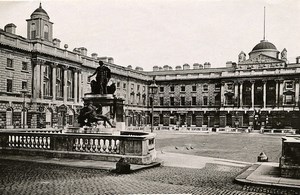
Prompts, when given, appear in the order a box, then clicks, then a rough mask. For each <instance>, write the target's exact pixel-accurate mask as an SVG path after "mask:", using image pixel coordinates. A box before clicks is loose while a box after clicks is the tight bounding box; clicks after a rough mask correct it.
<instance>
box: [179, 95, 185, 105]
mask: <svg viewBox="0 0 300 195" xmlns="http://www.w3.org/2000/svg"><path fill="white" fill-rule="evenodd" d="M180 105H181V106H184V105H185V97H180Z"/></svg>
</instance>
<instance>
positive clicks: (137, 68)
mask: <svg viewBox="0 0 300 195" xmlns="http://www.w3.org/2000/svg"><path fill="white" fill-rule="evenodd" d="M135 70H136V71H143V70H144V69H143V68H142V67H139V66H137V67H135Z"/></svg>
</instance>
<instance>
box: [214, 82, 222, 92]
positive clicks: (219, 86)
mask: <svg viewBox="0 0 300 195" xmlns="http://www.w3.org/2000/svg"><path fill="white" fill-rule="evenodd" d="M220 91H221V85H220V84H219V83H217V84H215V92H220Z"/></svg>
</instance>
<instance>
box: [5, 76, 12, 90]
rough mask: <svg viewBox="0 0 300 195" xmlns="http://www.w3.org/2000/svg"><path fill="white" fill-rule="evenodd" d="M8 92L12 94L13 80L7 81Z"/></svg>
mask: <svg viewBox="0 0 300 195" xmlns="http://www.w3.org/2000/svg"><path fill="white" fill-rule="evenodd" d="M6 91H7V92H12V80H11V79H7V82H6Z"/></svg>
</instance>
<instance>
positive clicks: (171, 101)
mask: <svg viewBox="0 0 300 195" xmlns="http://www.w3.org/2000/svg"><path fill="white" fill-rule="evenodd" d="M170 105H171V106H174V97H170Z"/></svg>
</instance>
